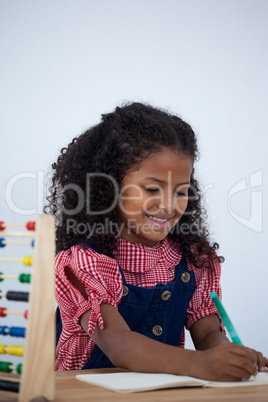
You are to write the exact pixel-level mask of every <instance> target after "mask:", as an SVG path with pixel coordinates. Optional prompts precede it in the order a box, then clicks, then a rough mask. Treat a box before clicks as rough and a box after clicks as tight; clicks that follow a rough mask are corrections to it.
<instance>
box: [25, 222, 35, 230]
mask: <svg viewBox="0 0 268 402" xmlns="http://www.w3.org/2000/svg"><path fill="white" fill-rule="evenodd" d="M26 229H27V230H35V222H27V223H26Z"/></svg>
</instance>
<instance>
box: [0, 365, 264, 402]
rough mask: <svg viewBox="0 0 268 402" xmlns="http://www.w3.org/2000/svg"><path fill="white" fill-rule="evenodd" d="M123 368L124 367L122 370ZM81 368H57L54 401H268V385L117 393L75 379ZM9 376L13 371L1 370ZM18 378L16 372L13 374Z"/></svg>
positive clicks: (9, 400)
mask: <svg viewBox="0 0 268 402" xmlns="http://www.w3.org/2000/svg"><path fill="white" fill-rule="evenodd" d="M114 371H120V370H117V369H102V370H83V374H89V373H99V372H102V373H109V372H114ZM121 371H122V370H121ZM78 373H79V374H82V372H81V371H68V372H67V371H65V372H56V373H55V376H56V399H55V402H65V401H68V402H91V401H92V402H120V401H124V402H128V401H139V402H175V401H176V402H215V401H217V402H268V385H261V386H250V387H237V388H177V389H176V388H174V389H165V390H158V391H152V392H151V391H150V392H139V393H135V394H118V393H116V392H112V391H108V390H106V389H104V388H100V387H96V386H93V385H90V384H86V383H83V382H81V381H78V380H76V379H75V376H76V374H78ZM0 377H1V378H6V379H7V378H8V379H10V375H5V374H1V376H0ZM13 377H14V378H16V375H13ZM0 401H5V402H17V401H18V395H17V394H14V393H12V392H6V391H0Z"/></svg>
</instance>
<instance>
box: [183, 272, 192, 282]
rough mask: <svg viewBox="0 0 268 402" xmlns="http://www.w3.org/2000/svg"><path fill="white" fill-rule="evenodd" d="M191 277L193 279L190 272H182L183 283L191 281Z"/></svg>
mask: <svg viewBox="0 0 268 402" xmlns="http://www.w3.org/2000/svg"><path fill="white" fill-rule="evenodd" d="M190 279H191V275H190V274H189V272H183V273H182V274H181V281H182V282H183V283H187V282H189V280H190Z"/></svg>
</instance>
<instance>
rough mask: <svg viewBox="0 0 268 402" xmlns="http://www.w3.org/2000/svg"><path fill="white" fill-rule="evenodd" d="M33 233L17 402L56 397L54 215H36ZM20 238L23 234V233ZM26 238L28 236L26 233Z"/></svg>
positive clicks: (6, 234)
mask: <svg viewBox="0 0 268 402" xmlns="http://www.w3.org/2000/svg"><path fill="white" fill-rule="evenodd" d="M8 235H9V234H8V233H5V236H7V237H8ZM12 235H13V233H12ZM33 235H34V239H35V246H34V255H33V267H32V275H31V285H30V295H29V307H28V322H27V329H26V338H25V348H24V351H25V352H24V358H23V369H22V374H21V379H20V387H19V402H29V401H30V400H31V399H33V398H36V397H40V396H42V397H44V398H46V399H47V400H53V399H55V372H54V370H55V368H54V364H55V342H56V339H55V338H56V329H55V296H54V286H55V285H54V283H55V281H54V260H55V222H54V217H53V216H52V215H41V216H39V217H38V218H37V221H36V228H35V233H32V234H31V236H33ZM16 237H17V236H16ZM19 237H24V232H20V234H19ZM25 237H29V235H28V234H27V232H26V236H25Z"/></svg>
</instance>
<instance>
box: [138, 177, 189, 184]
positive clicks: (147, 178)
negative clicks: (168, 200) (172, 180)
mask: <svg viewBox="0 0 268 402" xmlns="http://www.w3.org/2000/svg"><path fill="white" fill-rule="evenodd" d="M144 180H152V181H155V182H157V183H166V182H165V181H164V180H159V179H158V178H157V177H146V178H145V179H144ZM184 184H190V182H189V181H186V182H185V183H177V184H176V186H182V185H184Z"/></svg>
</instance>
